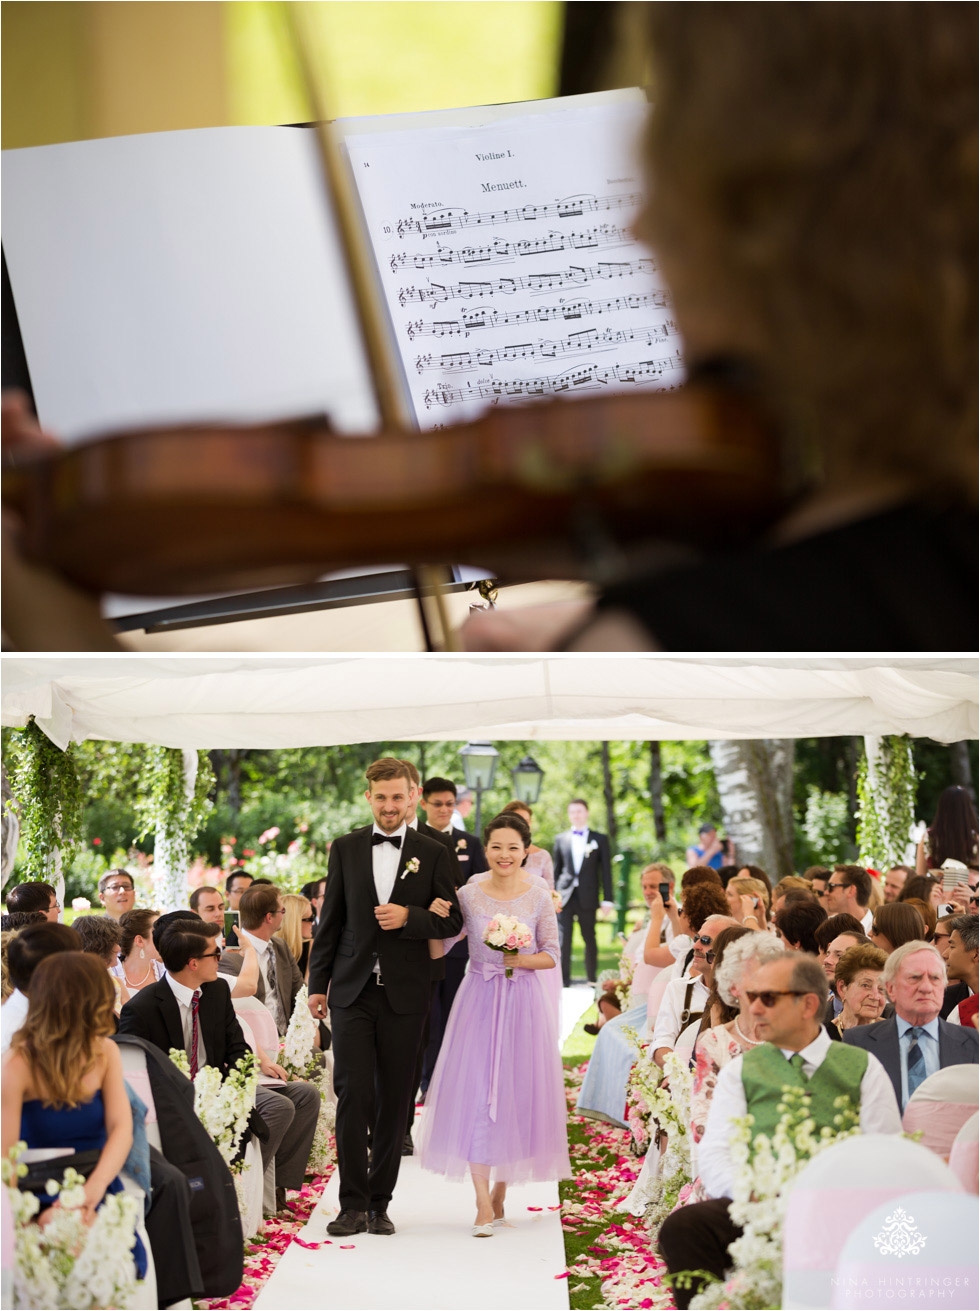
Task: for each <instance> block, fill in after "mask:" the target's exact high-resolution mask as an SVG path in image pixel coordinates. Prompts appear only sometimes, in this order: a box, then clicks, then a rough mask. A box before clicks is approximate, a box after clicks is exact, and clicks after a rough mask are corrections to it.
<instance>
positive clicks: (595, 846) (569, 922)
mask: <svg viewBox="0 0 980 1311" xmlns="http://www.w3.org/2000/svg"><path fill="white" fill-rule="evenodd" d="M568 819H569V822H570V823H571V828H570V829H568V830H566V832H564V833H559V834H558V836H557V837H556V838H555V852H554V866H555V890H556V891H557V892H558V893H559V895H560V896H561V911H560V912H559V914H558V933H559V936H560V937H561V977H562V983H563V984H564V986H565V987H566V988H567V987H568V986H569V984H570V983H571V981H572V926H573V924H574V922H575V920H576V919H578V925H579V928H580V929H581V930H582V940H583V942H584V943H585V976H586V978H587V979H588V981H589V982H590V983H595V981H596V969H597V968H598V951H597V949H596V941H595V915H596V911H597V910H598V909H599V891H600V887H601V890H602V895H603V901H602V905H603V908H604V909H605V908H608V907H611V906H612V864H611V861H610V851H609V839H608V838H607V837H606V835H605V833H597V832H596V830H595V829H592V828H589V806H588V802H586V801H583V800H582V798H581V797H577V798H576V799H575V800H574V801H570V802H569V804H568Z"/></svg>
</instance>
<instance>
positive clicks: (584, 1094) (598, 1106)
mask: <svg viewBox="0 0 980 1311" xmlns="http://www.w3.org/2000/svg"><path fill="white" fill-rule="evenodd" d="M719 905H720V906H721V907H722V908H724V907H725V894H724V893H723V892H722V890H721V886H720V885H713V886H712V885H707V884H700V885H696V886H694V887H692V888H689V889H688V891H687V892H686V893H685V894H684V907H685V911H686V915H687V919H688V922H689V923H690V926H691V928H692V929H693V930H694V933H695V934H696V935H697V938H699V939H703V940H704V941H696V942H695V944H694V949H693V951H692V953H691V959H690V973H687V972H686V970H685V973H684V974H683V975H682V976H681V977H680V978H677V979H672V980H671V982H670V983H668V985H667V991H666V992H665V993H664V998H663V1001H662V1002H661V1005H660V1010H659V1011H658V1012H657V1023H656V1026H655V1029H654V1037H653V1042H654V1044H657V1045H659V1047H660V1048H661V1049H662V1050H661V1052H660V1059H659V1060H658V1061H657V1064H658V1065H662V1064H663V1058H664V1056H665V1055H666V1054H667V1052H668V1051H670V1050H672V1049H673V1046H674V1044H675V1043H676V1041H677V1039H678V1038H679V1037H680V1034H681V1031H682V1030H683V1029H684V1028H685V1027H686V1026H687V1025H688V1024H689V1023H691V1021H692V1020H700V1019H701V1014H702V1012H703V1010H704V1003H705V1001H706V1000H707V997H708V986H707V985H706V984H705V983H704V982H703V980H702V974H703V972H704V971H705V970H706V969H707V970H708V971H709V981H710V965H709V964H708V961H707V952H708V951H710V950H711V945H712V943H713V942H714V939H715V938H716V937H717V935H718V934H719V933H720V932H721V930H722V929H723V928H725V927H726V925H728V924H730V923H731V922H732V921H731V920H730V919H728V917H727V916H726V915H724V914H723V913H718V914H715V915H712V914H711V913H710V912H711V910H712V908H713V907H717V906H719ZM684 959H686V958H684ZM665 1007H666V1009H665ZM633 1015H634V1013H633V1012H630V1011H627V1013H626V1014H625V1015H620V1016H618V1017H617V1018H616V1019H614V1020H609V1021H608V1022H607V1023H606V1024H604V1025H603V1027H602V1029H601V1030H600V1032H599V1036H598V1038H597V1039H596V1044H595V1048H594V1049H593V1052H592V1056H591V1058H590V1060H589V1064H588V1066H587V1068H586V1071H585V1078H584V1079H583V1081H582V1087H581V1089H580V1090H579V1096H578V1101H577V1103H576V1107H575V1112H576V1114H577V1115H583V1116H585V1117H586V1118H587V1119H590V1120H603V1121H605V1122H606V1123H607V1124H615V1125H617V1126H618V1127H619V1128H625V1127H626V1122H625V1120H624V1119H623V1113H624V1110H625V1107H626V1084H627V1081H628V1079H629V1073H630V1070H631V1069H632V1068H633V1063H634V1061H635V1060H636V1050H635V1048H634V1047H633V1044H632V1043H631V1042H630V1041H629V1039H627V1038H626V1037H625V1036H624V1034H623V1032H622V1030H623V1028H624V1027H625V1026H626V1025H627V1023H628V1021H629V1020H630V1018H631V1016H633ZM645 1017H646V1013H645V1011H644V1016H643V1020H642V1021H640V1020H637V1021H636V1025H635V1027H636V1028H637V1031H638V1032H642V1029H643V1028H645V1027H646V1026H645ZM631 1027H633V1026H631ZM655 1059H656V1057H655Z"/></svg>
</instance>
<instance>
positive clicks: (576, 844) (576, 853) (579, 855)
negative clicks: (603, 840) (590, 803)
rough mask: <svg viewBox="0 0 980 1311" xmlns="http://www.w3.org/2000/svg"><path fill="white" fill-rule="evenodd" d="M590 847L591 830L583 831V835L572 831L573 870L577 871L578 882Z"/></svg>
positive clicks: (576, 878)
mask: <svg viewBox="0 0 980 1311" xmlns="http://www.w3.org/2000/svg"><path fill="white" fill-rule="evenodd" d="M588 845H589V830H588V829H583V831H582V832H581V833H576V832H575V830H574V829H573V830H572V841H571V847H572V869H573V870H574V871H575V880H576V883H577V882H578V876H579V874H580V873H581V871H582V862H583V860H585V848H586V847H587V846H588Z"/></svg>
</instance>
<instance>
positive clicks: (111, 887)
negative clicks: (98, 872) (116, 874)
mask: <svg viewBox="0 0 980 1311" xmlns="http://www.w3.org/2000/svg"><path fill="white" fill-rule="evenodd" d="M102 891H103V892H133V891H134V888H133V887H132V885H131V884H129V883H107V884H106V885H105V887H104V888H103V889H102Z"/></svg>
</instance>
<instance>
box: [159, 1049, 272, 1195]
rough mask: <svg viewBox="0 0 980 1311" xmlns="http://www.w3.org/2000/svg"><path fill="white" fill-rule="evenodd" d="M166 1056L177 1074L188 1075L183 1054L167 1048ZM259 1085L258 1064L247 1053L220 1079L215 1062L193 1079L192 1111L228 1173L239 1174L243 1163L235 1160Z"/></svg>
mask: <svg viewBox="0 0 980 1311" xmlns="http://www.w3.org/2000/svg"><path fill="white" fill-rule="evenodd" d="M170 1059H171V1060H172V1061H173V1063H174V1065H176V1066H177V1068H178V1070H180V1071H181V1073H183V1074H186V1075H188V1077H189V1066H188V1061H187V1053H186V1052H185V1051H183V1050H182V1049H181V1048H178V1047H171V1049H170ZM258 1084H259V1067H258V1062H257V1061H256V1059H255V1057H254V1055H253V1054H252V1053H251V1052H249V1053H248V1054H247V1055H246V1056H243V1057H242V1058H241V1059H240V1060H239V1061H236V1063H235V1064H234V1065H233V1066H232V1068H231V1069H230V1070H229V1071H228V1074H227V1076H226V1077H225V1078H224V1079H222V1077H221V1071H220V1070H219V1069H218V1068H217V1066H215V1065H202V1066H201V1068H200V1069H199V1070H198V1072H197V1077H196V1079H195V1080H194V1114H195V1115H196V1116H197V1118H198V1119H199V1120H200V1121H201V1124H203V1125H204V1128H205V1129H206V1130H207V1133H208V1137H209V1138H210V1139H211V1140H212V1142H213V1143H214V1145H215V1146H216V1147H217V1149H218V1151H219V1152H220V1153H221V1157H222V1160H223V1161H224V1163H225V1164H226V1165H227V1166H228V1168H229V1170H230V1171H231V1172H232V1174H241V1172H242V1168H243V1163H242V1162H241V1161H240V1160H237V1161H236V1159H235V1158H236V1156H237V1155H238V1150H239V1146H240V1144H241V1139H242V1135H243V1134H244V1133H245V1131H246V1129H247V1128H248V1117H249V1115H250V1114H251V1111H252V1107H253V1106H254V1105H255V1090H256V1088H257V1087H258Z"/></svg>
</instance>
